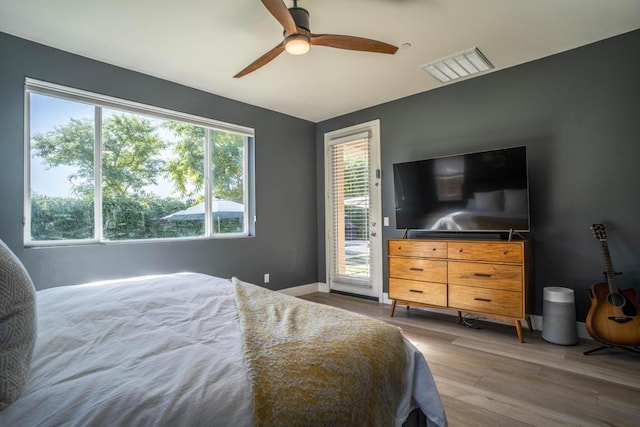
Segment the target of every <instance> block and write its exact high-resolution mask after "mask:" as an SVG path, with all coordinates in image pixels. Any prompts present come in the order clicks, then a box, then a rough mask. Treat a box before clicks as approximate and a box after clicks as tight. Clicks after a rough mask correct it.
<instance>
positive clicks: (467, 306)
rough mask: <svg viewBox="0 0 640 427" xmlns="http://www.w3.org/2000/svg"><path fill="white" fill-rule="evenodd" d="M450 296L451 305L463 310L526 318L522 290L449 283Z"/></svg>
mask: <svg viewBox="0 0 640 427" xmlns="http://www.w3.org/2000/svg"><path fill="white" fill-rule="evenodd" d="M448 297H449V307H451V308H456V309H458V310H461V311H465V310H469V311H473V312H480V313H487V314H496V315H499V316H506V317H514V318H518V319H523V318H524V313H523V308H522V307H523V305H522V293H521V292H511V291H503V290H496V289H484V288H476V287H473V286H459V285H449V293H448Z"/></svg>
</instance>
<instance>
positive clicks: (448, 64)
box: [420, 47, 493, 83]
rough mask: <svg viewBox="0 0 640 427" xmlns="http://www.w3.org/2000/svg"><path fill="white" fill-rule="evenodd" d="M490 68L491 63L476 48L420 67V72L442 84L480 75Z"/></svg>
mask: <svg viewBox="0 0 640 427" xmlns="http://www.w3.org/2000/svg"><path fill="white" fill-rule="evenodd" d="M492 68H493V65H491V62H489V60H488V59H487V58H486V57H485V56H484V55H483V54H482V52H480V50H478V48H477V47H476V48H473V49H470V50H466V51H464V52H461V53H456V54H455V55H451V56H448V57H446V58H442V59H439V60H437V61H434V62H431V63H429V64H425V65H421V66H420V69H421V70H423V71H426V72H427V73H429V74H431V75H432V76H433V77H435V78H436V79H438V80H440V81H441V82H442V83H447V82H450V81H452V80H457V79H461V78H463V77H468V76H470V75H472V74H478V73H482V72H484V71H487V70H490V69H492Z"/></svg>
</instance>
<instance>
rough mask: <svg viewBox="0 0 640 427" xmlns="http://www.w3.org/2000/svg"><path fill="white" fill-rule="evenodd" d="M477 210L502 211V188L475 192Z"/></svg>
mask: <svg viewBox="0 0 640 427" xmlns="http://www.w3.org/2000/svg"><path fill="white" fill-rule="evenodd" d="M473 197H474V199H475V200H476V204H475V207H476V210H477V211H486V212H501V211H502V190H497V191H485V192H478V193H473Z"/></svg>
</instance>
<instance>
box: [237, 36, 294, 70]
mask: <svg viewBox="0 0 640 427" xmlns="http://www.w3.org/2000/svg"><path fill="white" fill-rule="evenodd" d="M282 52H284V45H283V44H282V43H279V44H278V45H277V46H276V47H274V48H273V49H271V50H270V51H269V52H267V53H265V54H264V55H262V56H261V57H260V58H258V59H256V60H255V61H253V62H252V63H251V64H249V65H248V66H247V67H245V68H244V69H243V70H242V71H240V72H239V73H238V74H236V75H235V76H233V77H234V78H239V77H242V76H246V75H247V74H249V73H252V72H254V71H255V70H257V69H258V68H260V67H262V66H263V65H266V64H268V63H269V62H270V61H271V60H273V59H274V58H275V57H276V56H278V55H280V54H281V53H282Z"/></svg>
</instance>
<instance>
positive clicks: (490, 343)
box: [301, 293, 640, 427]
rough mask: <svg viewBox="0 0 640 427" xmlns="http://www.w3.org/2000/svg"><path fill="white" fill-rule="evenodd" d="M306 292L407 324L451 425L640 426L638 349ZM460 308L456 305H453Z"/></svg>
mask: <svg viewBox="0 0 640 427" xmlns="http://www.w3.org/2000/svg"><path fill="white" fill-rule="evenodd" d="M301 298H303V299H306V300H309V301H315V302H318V303H322V304H327V305H331V306H334V307H340V308H343V309H345V310H349V311H353V312H357V313H360V314H364V315H367V316H370V317H374V318H377V319H379V320H383V321H385V322H388V323H391V324H393V325H396V326H399V327H400V328H402V330H403V333H404V335H405V336H406V337H407V338H408V339H409V340H410V341H411V342H412V343H413V344H414V345H415V346H416V347H418V348H419V349H420V350H421V351H422V353H423V354H424V356H425V358H426V359H427V362H428V363H429V367H430V368H431V372H432V373H433V377H434V379H435V381H436V384H437V386H438V391H439V392H440V395H441V398H442V402H443V405H444V407H445V411H446V414H447V418H448V420H449V425H450V426H452V427H456V426H555V425H575V426H640V355H636V354H633V353H631V352H627V351H624V350H603V351H602V352H598V353H595V354H593V355H590V356H584V355H583V354H582V352H583V351H586V350H590V349H592V348H595V347H597V343H595V342H594V341H589V340H581V341H580V342H579V343H578V344H577V345H575V346H560V345H555V344H551V343H548V342H546V341H544V340H543V339H542V337H541V334H540V331H533V332H529V331H527V330H526V329H525V333H524V338H525V342H524V343H522V344H521V343H519V342H518V338H517V336H516V331H515V328H514V327H513V326H509V325H502V324H496V323H492V322H484V321H477V322H475V325H476V326H478V327H479V328H480V329H473V328H468V327H464V326H462V325H460V324H459V323H458V321H457V317H456V316H455V315H444V314H440V313H435V312H427V311H424V310H418V309H415V308H411V309H410V310H406V309H405V308H404V307H402V306H398V307H397V308H396V312H395V315H394V317H389V313H390V306H389V305H386V304H379V303H377V302H375V301H370V300H366V299H361V298H355V297H351V296H346V295H340V294H333V293H332V294H326V293H313V294H308V295H304V296H302V297H301ZM452 313H455V312H452Z"/></svg>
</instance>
